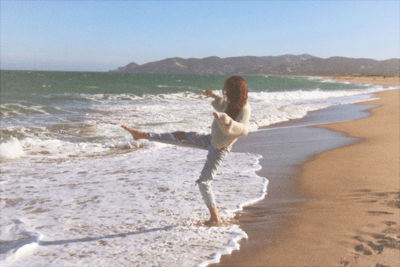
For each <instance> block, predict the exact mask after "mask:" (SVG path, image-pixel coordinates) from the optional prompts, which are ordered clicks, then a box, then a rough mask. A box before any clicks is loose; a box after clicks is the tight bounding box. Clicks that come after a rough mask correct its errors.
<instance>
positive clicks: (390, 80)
mask: <svg viewBox="0 0 400 267" xmlns="http://www.w3.org/2000/svg"><path fill="white" fill-rule="evenodd" d="M328 78H330V79H333V80H336V81H340V82H352V83H369V84H380V85H400V76H332V77H328Z"/></svg>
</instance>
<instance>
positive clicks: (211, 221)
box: [204, 219, 222, 227]
mask: <svg viewBox="0 0 400 267" xmlns="http://www.w3.org/2000/svg"><path fill="white" fill-rule="evenodd" d="M204 225H205V226H209V227H212V226H221V225H222V221H221V219H218V220H215V219H209V220H208V221H205V222H204Z"/></svg>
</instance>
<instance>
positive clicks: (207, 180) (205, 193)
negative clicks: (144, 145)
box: [149, 132, 232, 208]
mask: <svg viewBox="0 0 400 267" xmlns="http://www.w3.org/2000/svg"><path fill="white" fill-rule="evenodd" d="M149 140H151V141H157V142H162V143H167V144H174V145H182V146H189V147H196V148H202V149H207V150H208V154H207V160H206V163H205V164H204V167H203V169H202V171H201V173H200V177H199V179H198V180H197V181H196V183H197V184H198V185H199V189H200V193H201V196H202V197H203V200H204V202H205V203H206V205H207V207H208V208H211V207H216V202H215V196H214V193H213V190H212V180H213V179H214V176H215V174H216V172H217V168H218V166H219V165H221V162H222V160H223V159H224V158H225V157H226V155H227V154H228V153H229V152H230V150H231V148H232V147H231V146H229V147H227V148H222V149H216V148H214V146H213V145H211V135H210V134H207V135H205V134H198V133H195V132H185V133H184V138H183V139H182V140H179V139H177V138H176V137H175V136H174V135H173V134H172V133H162V134H157V133H150V137H149Z"/></svg>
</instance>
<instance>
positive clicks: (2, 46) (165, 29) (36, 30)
mask: <svg viewBox="0 0 400 267" xmlns="http://www.w3.org/2000/svg"><path fill="white" fill-rule="evenodd" d="M304 53H308V54H311V55H314V56H318V57H323V58H327V57H331V56H345V57H355V58H361V57H362V58H373V59H378V60H383V59H389V58H399V57H400V1H399V0H396V1H339V0H337V1H34V0H31V1H7V0H0V57H1V63H0V68H1V69H25V70H28V69H29V70H66V71H108V70H111V69H116V68H117V67H120V66H124V65H126V64H128V63H130V62H135V63H137V64H144V63H147V62H151V61H156V60H161V59H164V58H169V57H183V58H190V57H195V58H203V57H208V56H219V57H232V56H277V55H283V54H304Z"/></svg>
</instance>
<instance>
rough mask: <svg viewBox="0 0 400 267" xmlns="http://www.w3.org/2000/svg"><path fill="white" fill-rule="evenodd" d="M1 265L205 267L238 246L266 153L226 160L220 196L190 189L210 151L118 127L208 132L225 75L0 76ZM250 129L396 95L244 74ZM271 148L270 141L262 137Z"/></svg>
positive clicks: (260, 194)
mask: <svg viewBox="0 0 400 267" xmlns="http://www.w3.org/2000/svg"><path fill="white" fill-rule="evenodd" d="M0 78H1V91H0V97H1V100H0V116H1V127H0V133H1V137H0V172H1V177H0V193H1V200H0V208H1V217H0V266H26V264H27V263H29V266H168V265H171V264H173V265H174V266H176V265H177V264H178V265H179V266H206V265H207V264H209V263H212V262H218V261H219V258H220V256H221V255H222V254H227V253H231V251H232V250H234V249H238V248H239V245H238V241H239V240H240V239H242V238H246V233H245V232H244V231H243V230H242V229H240V227H239V226H238V225H237V224H235V220H233V217H234V216H235V214H236V212H238V211H240V210H241V209H242V208H243V206H245V205H248V204H251V203H254V202H256V201H258V200H260V199H262V198H264V197H265V194H267V192H268V179H267V178H268V177H260V176H258V175H257V174H256V171H257V170H259V169H260V165H259V160H260V155H257V154H254V153H252V152H251V151H248V153H238V152H235V153H230V154H229V156H228V157H227V159H226V160H225V161H224V163H223V165H222V166H221V168H220V169H219V172H218V177H217V179H216V180H215V182H214V189H215V194H216V199H217V202H218V207H219V210H220V213H221V216H222V218H223V220H224V221H226V223H225V224H224V226H222V227H211V228H209V227H205V226H203V225H202V221H204V220H206V219H207V218H208V210H207V209H206V206H205V205H204V203H203V201H202V199H201V196H200V193H199V192H198V188H197V186H196V185H195V180H196V179H197V178H198V176H199V173H200V171H201V168H202V166H203V164H204V162H205V157H206V153H207V151H205V150H201V149H194V148H188V147H178V146H172V145H166V144H161V143H156V142H149V141H147V140H140V141H134V140H132V138H131V136H130V135H129V133H127V132H126V131H124V130H123V129H121V128H120V125H121V124H126V125H129V126H132V127H134V128H137V129H139V130H144V131H154V132H167V131H177V130H181V131H197V132H200V133H209V132H210V125H211V122H212V119H213V116H212V112H213V110H212V107H211V105H210V102H211V100H210V99H209V98H206V97H205V96H203V95H202V94H201V92H202V91H203V90H215V91H216V92H219V93H221V89H222V86H223V82H224V80H225V79H226V78H227V76H215V75H160V74H127V73H99V72H42V71H1V72H0ZM244 78H245V79H246V80H247V82H248V85H249V99H248V102H249V103H250V105H251V107H252V117H251V121H250V123H251V125H250V131H257V129H259V128H260V127H263V126H268V125H272V124H275V123H279V122H284V121H289V120H292V119H298V118H303V117H305V116H306V115H307V113H308V112H310V111H314V110H320V109H325V108H327V107H332V106H340V105H344V104H351V103H356V102H360V101H364V100H368V99H371V95H372V94H373V93H375V92H379V91H382V90H388V89H391V87H384V86H376V85H362V84H353V83H339V82H335V81H333V80H327V79H323V78H318V77H279V76H244ZM266 142H268V140H266Z"/></svg>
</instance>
